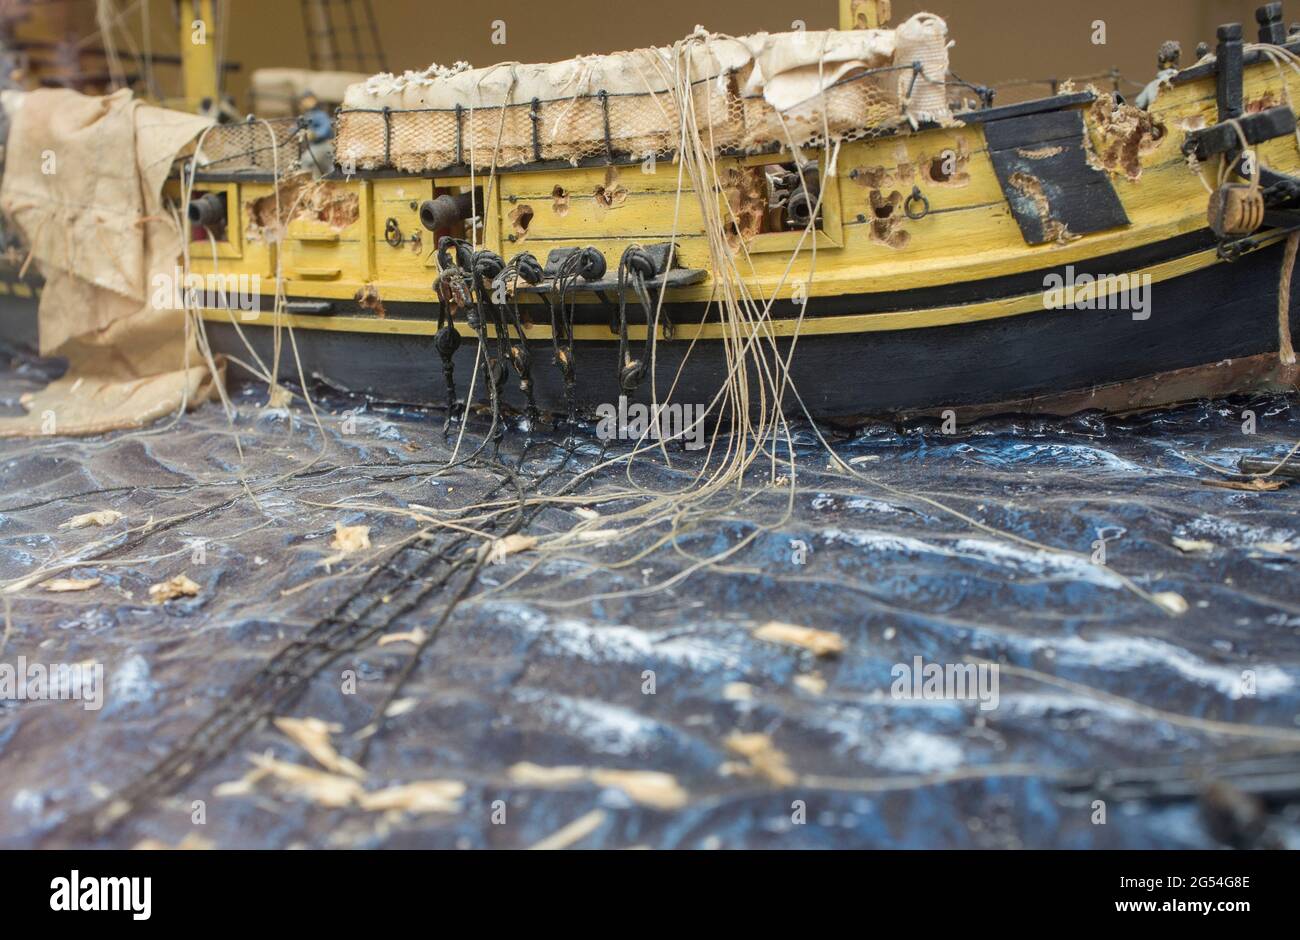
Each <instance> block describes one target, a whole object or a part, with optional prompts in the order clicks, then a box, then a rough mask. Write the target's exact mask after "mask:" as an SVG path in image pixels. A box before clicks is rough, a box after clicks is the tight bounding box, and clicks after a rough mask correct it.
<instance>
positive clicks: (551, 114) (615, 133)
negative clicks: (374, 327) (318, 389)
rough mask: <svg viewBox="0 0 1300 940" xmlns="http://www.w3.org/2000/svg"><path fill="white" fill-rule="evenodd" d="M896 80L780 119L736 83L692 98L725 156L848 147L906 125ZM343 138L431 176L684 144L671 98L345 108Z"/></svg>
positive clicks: (870, 84) (848, 88) (369, 156)
mask: <svg viewBox="0 0 1300 940" xmlns="http://www.w3.org/2000/svg"><path fill="white" fill-rule="evenodd" d="M906 71H907V72H908V73H909V74H910V73H911V71H912V70H911V68H910V67H908V68H907V69H906ZM898 73H899V69H898V68H897V67H890V68H883V69H872V70H868V71H865V72H863V73H861V74H859V75H857V76H854V77H852V78H850V79H848V80H845V81H842V82H840V83H838V84H836V85H834V86H832V87H830V88H828V89H826V91H825V92H823V93H820V94H818V95H817V96H816V97H815V98H813V99H810V101H808V102H807V103H805V104H803V105H798V106H795V107H794V108H789V109H786V110H785V111H782V112H778V111H777V109H776V108H774V107H773V106H772V105H771V104H769V103H768V102H767V101H766V100H765V99H764V98H763V97H762V96H745V97H742V96H741V95H740V94H739V93H738V91H737V89H738V88H739V87H740V86H739V84H738V82H737V81H735V80H734V77H733V80H732V81H729V82H727V83H726V84H725V86H722V87H720V83H719V82H717V81H715V80H708V81H702V82H697V83H696V84H695V85H694V86H693V87H692V91H691V97H692V103H693V107H694V111H695V121H696V123H697V125H698V127H699V130H700V135H701V137H702V138H703V139H704V141H705V142H706V143H707V144H708V145H710V146H711V147H712V148H713V149H714V150H715V151H717V152H721V153H729V152H741V153H751V152H757V151H760V150H763V149H766V148H768V147H771V146H784V145H786V144H788V143H789V142H791V141H793V142H794V143H795V144H796V145H799V146H803V145H805V144H809V143H815V142H818V141H820V140H821V139H822V138H823V137H824V136H825V133H826V132H827V131H829V133H830V136H831V137H832V138H850V139H851V138H856V137H862V136H867V135H869V134H871V133H873V132H880V133H883V132H885V131H887V130H890V129H893V128H894V127H897V126H898V124H899V123H900V122H901V121H902V119H903V113H904V110H905V109H904V108H903V107H901V106H900V98H899V83H898V81H897V75H898ZM783 122H784V126H783ZM336 133H337V141H338V147H337V153H338V159H339V161H340V163H341V164H342V165H343V166H345V167H349V166H355V167H356V168H357V169H362V170H374V169H398V170H403V171H406V172H424V171H430V170H437V169H442V168H444V167H450V166H459V165H463V164H467V163H470V162H476V163H484V164H489V163H495V164H496V165H497V166H517V165H520V164H524V163H534V162H540V161H547V160H561V161H567V162H570V163H578V162H581V161H583V160H587V159H592V158H599V157H605V158H609V157H613V156H614V155H618V156H620V157H630V158H632V159H645V158H647V157H651V156H654V157H656V158H657V157H665V156H667V155H669V154H671V153H673V152H674V151H675V150H676V149H677V146H678V144H679V142H680V139H681V119H680V115H679V112H678V108H677V106H676V105H675V103H674V102H673V99H672V96H671V95H670V94H669V93H668V92H667V91H664V92H660V93H654V92H646V93H644V94H603V93H601V94H596V95H584V96H578V97H573V98H566V99H555V100H550V101H533V102H524V103H521V104H511V105H506V106H505V107H495V108H477V109H470V108H453V109H440V110H396V109H389V110H374V109H369V110H367V109H344V110H341V111H340V112H339V114H338V117H337V128H336Z"/></svg>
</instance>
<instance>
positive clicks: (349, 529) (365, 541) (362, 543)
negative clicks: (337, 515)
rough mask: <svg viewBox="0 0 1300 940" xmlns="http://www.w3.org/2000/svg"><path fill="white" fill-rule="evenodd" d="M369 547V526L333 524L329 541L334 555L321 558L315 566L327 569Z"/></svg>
mask: <svg viewBox="0 0 1300 940" xmlns="http://www.w3.org/2000/svg"><path fill="white" fill-rule="evenodd" d="M369 547H370V526H368V525H344V524H343V523H341V522H336V523H334V538H333V539H331V540H330V548H332V549H333V550H334V554H333V555H330V556H329V557H328V558H322V559H321V560H320V561H319V562H317V564H318V565H320V567H322V568H329V567H330V566H332V565H334V564H337V563H338V562H340V561H342V560H343V559H344V558H346V557H347V556H348V555H351V554H353V553H354V552H360V551H365V550H366V549H368V548H369Z"/></svg>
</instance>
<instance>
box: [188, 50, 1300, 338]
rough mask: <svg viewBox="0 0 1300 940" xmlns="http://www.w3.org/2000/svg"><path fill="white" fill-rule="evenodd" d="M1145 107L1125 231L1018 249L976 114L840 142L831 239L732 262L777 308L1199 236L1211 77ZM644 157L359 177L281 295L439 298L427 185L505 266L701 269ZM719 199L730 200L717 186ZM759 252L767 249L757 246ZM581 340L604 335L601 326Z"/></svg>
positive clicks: (791, 241)
mask: <svg viewBox="0 0 1300 940" xmlns="http://www.w3.org/2000/svg"><path fill="white" fill-rule="evenodd" d="M1284 91H1285V93H1284ZM1287 95H1289V96H1290V100H1293V101H1300V77H1297V76H1295V75H1294V74H1293V73H1291V72H1289V71H1288V72H1286V73H1285V74H1280V73H1279V72H1278V71H1277V70H1276V69H1274V68H1273V67H1272V66H1271V65H1268V64H1264V65H1257V66H1254V67H1252V68H1250V69H1248V71H1247V78H1246V99H1247V101H1248V102H1251V103H1254V104H1256V105H1258V106H1261V107H1262V106H1266V105H1267V104H1268V103H1269V101H1270V100H1275V101H1277V102H1279V103H1280V102H1282V101H1284V100H1286V98H1287ZM1084 113H1085V119H1086V120H1087V122H1088V126H1089V132H1090V137H1091V140H1092V142H1093V146H1094V148H1095V147H1096V146H1099V145H1101V144H1103V143H1104V140H1103V139H1102V136H1101V134H1100V132H1099V131H1098V129H1097V127H1096V122H1095V115H1094V114H1093V113H1092V109H1090V108H1088V109H1084ZM1152 113H1153V114H1154V115H1155V116H1156V118H1157V119H1158V120H1159V121H1160V122H1162V123H1163V124H1164V126H1165V135H1164V138H1163V140H1162V141H1161V143H1160V144H1159V146H1157V147H1155V148H1154V149H1152V151H1151V152H1150V153H1147V154H1145V155H1143V156H1142V158H1141V167H1142V173H1141V177H1140V179H1138V180H1136V181H1133V180H1129V179H1128V178H1126V177H1125V176H1124V175H1123V174H1119V175H1113V176H1112V183H1113V185H1114V187H1115V190H1116V192H1117V193H1118V194H1119V197H1120V199H1121V200H1122V202H1123V204H1124V206H1125V209H1126V211H1127V213H1128V215H1129V218H1130V221H1131V224H1130V225H1128V226H1123V227H1119V228H1116V229H1113V230H1110V231H1107V232H1101V233H1096V234H1093V235H1089V236H1087V237H1084V238H1079V239H1075V240H1071V241H1066V242H1063V243H1059V244H1057V243H1052V244H1047V245H1037V246H1029V245H1026V244H1025V242H1024V239H1023V237H1022V235H1021V232H1020V228H1019V226H1018V225H1017V224H1016V221H1015V219H1014V217H1013V216H1012V213H1011V211H1010V209H1009V207H1008V205H1007V203H1006V200H1005V197H1004V196H1003V193H1002V190H1001V186H1000V184H999V183H998V180H997V177H996V174H995V173H994V170H993V165H992V162H991V160H990V159H989V155H988V152H987V145H986V143H985V141H984V132H983V128H982V127H981V126H980V125H978V124H976V125H970V126H959V127H952V128H941V129H935V130H929V131H925V132H922V133H918V134H915V135H909V136H902V137H897V138H885V139H876V140H862V141H856V142H852V143H848V144H844V145H843V146H842V147H841V150H840V157H839V161H838V165H837V170H838V172H837V174H836V175H835V176H831V175H829V174H827V173H824V174H823V181H824V184H825V185H826V187H827V196H826V197H825V198H824V201H823V202H824V205H823V209H824V213H825V220H826V226H827V232H826V233H825V234H823V235H822V236H820V237H819V238H818V239H816V240H814V239H803V247H802V248H801V250H800V252H799V255H798V256H797V257H796V258H794V260H793V262H792V261H791V258H790V253H791V251H792V250H793V249H794V246H795V245H796V244H798V243H799V242H800V234H801V233H774V234H770V235H763V236H759V239H756V240H754V241H755V242H758V241H759V240H760V239H767V241H766V242H761V243H759V244H754V243H753V242H751V245H750V253H749V257H748V259H745V258H741V259H740V260H739V261H738V266H739V267H740V269H741V270H742V271H744V272H745V275H746V285H747V288H748V289H749V291H750V293H751V294H752V295H753V296H755V297H757V298H760V299H766V298H770V297H773V296H777V297H780V298H782V299H783V302H784V299H786V298H789V297H790V296H791V295H792V293H794V292H795V291H796V290H797V289H803V286H804V285H807V290H808V293H809V295H810V296H813V297H826V296H842V295H847V294H875V293H882V292H894V291H905V290H912V289H919V288H927V287H934V286H937V285H944V284H952V283H962V282H978V281H981V280H985V279H989V278H996V277H1001V276H1005V275H1011V274H1017V273H1023V272H1026V271H1036V270H1042V269H1044V268H1050V267H1057V266H1061V265H1065V264H1074V263H1079V262H1081V261H1083V260H1085V259H1088V258H1095V257H1099V256H1103V255H1109V254H1113V253H1116V252H1121V251H1126V250H1129V249H1133V248H1137V247H1141V246H1143V245H1148V244H1151V243H1153V242H1156V241H1161V240H1164V239H1168V238H1172V237H1175V236H1178V235H1183V234H1186V233H1189V232H1194V231H1197V230H1200V229H1203V228H1204V227H1205V225H1206V208H1207V202H1208V194H1207V192H1206V190H1205V188H1204V186H1203V184H1202V182H1201V181H1200V180H1199V179H1198V178H1197V175H1196V174H1195V173H1193V172H1192V171H1191V170H1190V169H1189V168H1188V166H1187V165H1186V162H1185V161H1184V159H1183V157H1182V155H1181V152H1180V146H1181V143H1182V141H1183V139H1184V137H1185V134H1186V132H1187V131H1188V130H1191V129H1194V128H1196V127H1198V126H1204V125H1207V124H1209V123H1213V121H1214V120H1215V119H1216V112H1215V101H1214V82H1213V80H1212V79H1206V80H1203V81H1200V82H1197V83H1195V84H1191V85H1181V86H1177V87H1175V88H1172V89H1167V90H1166V91H1165V92H1163V93H1162V94H1161V96H1160V98H1159V100H1158V101H1157V104H1156V107H1155V108H1154V109H1153V112H1152ZM1257 149H1258V152H1259V156H1260V159H1261V160H1262V161H1263V162H1264V164H1265V165H1268V166H1272V167H1275V168H1277V169H1279V170H1283V171H1287V172H1300V147H1298V146H1297V144H1296V141H1295V140H1294V139H1292V138H1286V139H1282V140H1276V141H1271V142H1268V143H1266V144H1264V145H1262V146H1260V147H1259V148H1257ZM946 151H954V152H956V153H957V154H958V156H959V158H960V159H959V161H958V162H959V164H964V166H961V167H960V170H961V171H963V172H964V175H959V178H958V179H954V180H949V181H943V180H938V179H935V178H934V177H933V174H932V169H931V167H932V164H933V162H934V161H935V160H936V159H937V158H939V157H941V156H942V155H943V154H944V153H945V152H946ZM773 159H781V157H780V155H778V156H776V157H773V156H758V157H748V158H743V162H747V163H756V162H757V163H762V162H768V161H771V160H773ZM736 162H741V161H740V160H739V158H732V159H731V160H728V159H720V160H719V161H718V165H719V169H720V171H722V172H724V173H725V169H726V168H727V167H728V166H731V165H735V163H736ZM651 168H652V169H653V170H654V172H652V173H645V172H642V171H641V167H638V166H630V167H621V168H619V169H617V170H616V171H614V172H613V173H612V174H611V173H610V171H608V170H607V169H606V168H603V167H584V168H560V169H545V170H535V171H526V172H511V173H505V174H499V175H496V176H492V175H491V174H475V176H474V178H473V179H471V178H470V177H469V176H457V177H445V178H444V177H434V178H427V177H426V178H413V177H408V178H402V179H391V180H378V179H377V180H372V181H367V180H360V181H354V182H353V183H351V184H350V185H353V186H356V187H357V188H358V191H359V194H360V206H361V218H360V219H359V220H358V222H357V224H356V225H354V226H350V227H349V228H347V229H345V230H344V231H342V232H337V233H333V236H334V237H335V238H336V239H337V241H330V242H327V241H323V240H321V239H320V238H319V237H316V238H313V236H315V235H317V234H320V233H317V232H315V231H314V229H313V227H312V226H310V225H308V226H300V225H296V224H295V225H291V226H290V231H289V233H288V236H289V237H288V238H287V239H286V242H285V245H284V247H283V253H284V259H285V265H284V268H285V274H286V277H287V278H288V283H287V285H286V290H287V292H288V293H289V294H290V295H305V296H311V297H321V298H327V299H332V300H335V301H339V302H340V307H339V309H340V311H341V312H343V313H346V312H347V311H348V310H349V309H350V308H349V307H348V304H349V303H350V302H351V299H352V298H353V297H354V296H355V295H356V293H357V291H358V290H360V289H361V288H362V287H364V286H365V285H367V284H373V285H374V286H375V288H376V289H377V290H378V292H379V294H380V296H381V298H382V299H383V300H384V301H391V302H400V301H415V302H430V301H432V300H433V299H434V295H433V288H432V282H433V279H434V278H435V277H436V274H437V269H436V262H435V261H434V247H435V246H434V245H433V244H432V237H431V236H430V235H429V234H428V233H426V232H423V230H422V229H420V228H419V223H418V215H417V213H416V210H415V209H412V207H411V204H412V203H413V202H414V203H415V204H416V206H417V208H418V203H419V201H421V200H423V199H425V198H429V196H431V195H432V193H433V192H434V187H439V188H442V187H449V188H451V189H453V190H460V191H466V190H468V189H469V187H471V186H474V187H477V188H478V190H479V191H480V192H481V193H482V194H483V195H484V198H485V201H486V203H487V205H486V206H484V207H483V208H482V210H481V211H482V214H483V216H484V219H485V228H484V231H483V233H482V238H481V240H480V244H481V245H483V246H485V247H488V248H491V249H492V250H494V251H498V252H500V253H501V254H502V255H503V257H505V258H506V259H507V260H509V258H511V257H512V256H513V255H514V254H516V253H518V252H519V251H524V250H527V251H531V252H533V253H534V254H536V255H537V256H538V257H539V258H540V259H541V260H542V261H545V260H546V258H547V255H548V254H549V252H550V251H551V250H552V249H555V248H574V247H585V246H587V245H594V246H596V247H597V248H598V249H599V250H601V251H602V252H603V253H604V254H605V256H606V259H607V263H608V265H609V269H610V270H611V271H613V270H615V269H616V267H617V264H618V259H619V257H620V256H621V254H622V252H623V250H624V249H625V248H626V247H627V246H628V245H631V244H645V243H647V242H652V241H666V240H668V239H669V238H670V237H675V238H676V241H677V245H678V257H679V259H680V263H681V264H682V265H683V266H685V267H688V268H703V269H709V268H711V259H710V256H709V251H708V245H707V242H706V240H705V239H704V238H703V237H702V235H703V232H702V219H701V212H700V207H699V205H698V197H697V195H696V194H695V193H694V192H691V191H690V189H689V180H685V181H684V182H685V185H686V187H687V188H686V191H684V192H683V193H682V195H681V199H680V204H679V201H678V197H677V188H678V183H679V169H680V168H679V166H678V165H677V164H675V163H672V162H668V161H659V162H658V163H657V164H654V165H653V166H652V167H651ZM855 170H856V171H859V173H858V175H857V176H854V175H853V172H854V171H855ZM1217 173H1218V164H1217V162H1215V163H1212V164H1210V165H1207V167H1206V168H1205V176H1206V178H1207V179H1210V180H1211V181H1216V180H1217ZM608 185H618V186H621V187H625V188H626V190H627V194H626V197H625V199H624V201H623V204H622V205H621V206H620V207H618V208H607V207H603V206H598V205H597V204H596V200H595V198H594V193H595V191H596V189H597V188H598V187H604V186H608ZM556 186H560V187H562V188H563V189H564V190H565V192H566V193H567V194H568V198H569V211H568V213H567V214H565V215H562V216H561V215H559V214H557V213H556V212H555V211H554V208H553V205H554V198H553V193H554V189H555V187H556ZM913 186H917V187H919V188H920V189H921V191H922V193H923V194H924V195H925V197H926V198H927V199H928V200H929V202H930V206H931V212H930V214H929V215H928V216H926V217H925V218H924V219H921V220H919V221H913V220H908V219H900V220H897V222H896V224H895V228H894V230H895V231H896V232H901V233H905V234H906V236H907V239H906V243H905V244H899V245H893V244H886V243H885V242H883V241H882V240H881V238H880V237H879V235H878V233H877V232H876V231H875V226H873V225H872V222H873V221H874V219H875V215H874V211H873V209H872V207H871V194H872V192H873V191H877V192H879V193H880V194H881V195H882V196H884V197H888V195H889V194H890V193H891V192H898V193H899V194H900V197H903V198H905V197H906V196H907V195H908V194H910V193H911V190H912V187H913ZM270 192H271V189H270V186H269V185H268V184H245V185H242V186H240V187H238V198H235V199H232V200H231V201H232V204H235V205H239V206H240V207H241V209H242V208H244V207H245V205H246V204H247V203H248V202H249V201H250V200H251V199H255V198H258V197H259V196H264V195H266V194H268V193H270ZM718 198H719V199H721V198H722V196H721V193H719V194H718ZM522 204H527V205H529V206H531V207H532V209H533V218H532V221H531V223H530V225H529V228H528V232H527V235H526V237H525V238H524V239H522V240H517V241H515V242H511V241H509V239H508V236H509V235H510V234H512V226H511V223H510V219H509V216H510V213H511V211H512V210H513V209H515V208H517V207H518V206H519V205H522ZM674 216H676V219H677V223H676V231H675V232H674ZM390 217H391V218H396V219H397V220H398V224H399V227H400V229H401V231H402V233H403V234H404V235H405V236H407V237H409V236H410V235H411V234H413V233H415V232H417V231H418V232H419V233H420V234H421V236H422V242H421V245H420V249H419V251H415V250H413V249H412V248H411V247H410V245H409V244H404V245H403V246H402V247H401V248H399V249H393V248H391V247H390V246H388V245H387V244H385V242H384V240H383V238H384V227H385V222H386V220H387V219H388V218H390ZM503 236H505V237H503ZM768 246H771V250H764V249H766V248H767V247H768ZM814 247H815V248H816V251H815V252H814V251H813V249H814ZM243 252H244V257H243V258H242V259H241V258H230V259H219V262H220V264H219V267H218V269H219V270H221V271H222V272H223V273H241V272H242V273H260V274H262V275H263V276H264V277H265V276H266V275H267V274H269V273H271V272H273V271H274V258H275V251H274V248H273V246H270V245H267V244H265V243H260V242H258V241H256V240H254V239H249V238H244V239H243ZM814 255H815V257H814ZM1187 260H1188V259H1182V260H1181V261H1180V262H1177V263H1174V266H1173V267H1170V268H1162V269H1161V270H1162V271H1164V270H1170V271H1172V270H1179V268H1178V267H1177V265H1178V264H1181V263H1186V262H1187ZM1202 261H1204V258H1202V257H1201V256H1197V260H1196V262H1195V263H1198V264H1199V263H1201V262H1202ZM205 264H206V265H207V267H206V268H205V267H204V265H205ZM194 267H195V269H196V270H197V271H199V272H200V273H205V272H207V271H208V270H211V269H212V265H211V262H210V261H209V260H207V259H202V258H196V259H195V263H194ZM1114 273H1116V274H1120V273H1124V272H1114ZM322 277H325V279H323V280H322V279H321V278H322ZM783 279H784V281H783ZM797 285H798V287H797ZM713 292H714V286H713V285H712V284H711V283H709V282H706V283H704V284H702V285H699V286H695V287H690V288H682V289H678V290H674V291H673V292H671V293H670V294H669V297H668V299H669V300H670V301H680V302H700V301H706V300H709V299H710V298H711V297H712V295H713ZM268 293H269V290H268ZM594 301H595V298H593V297H591V296H590V295H586V296H581V297H580V298H579V302H582V303H591V302H594ZM528 302H530V303H532V302H535V301H533V300H531V299H530V300H529V301H528ZM1016 303H1020V304H1021V305H1022V306H1023V305H1024V304H1030V305H1031V306H1032V303H1031V299H1020V300H1019V301H1017V302H1010V303H1009V302H998V303H994V304H984V305H967V306H963V307H961V308H952V309H951V310H948V311H946V312H944V311H939V312H935V311H923V312H920V313H917V312H907V313H906V314H904V313H898V314H894V313H888V314H879V315H871V316H869V317H863V318H860V319H854V318H833V319H832V320H827V321H823V320H820V319H819V320H818V321H817V322H816V323H815V324H814V323H811V322H810V323H808V324H805V330H806V331H808V332H811V331H814V330H821V329H826V330H829V331H831V332H843V331H852V330H859V329H860V330H876V329H909V328H916V327H924V326H929V325H938V324H940V323H947V322H965V319H964V318H968V317H972V316H974V317H977V318H978V317H980V316H1009V315H1018V313H1023V312H1027V311H1028V308H1026V309H1025V310H1019V309H1018V308H1016V307H1015V304H1016ZM954 318H955V319H954ZM301 322H302V323H303V324H304V325H310V327H311V328H322V329H338V328H342V327H340V325H339V324H341V323H345V322H348V321H347V318H346V317H342V316H338V317H319V318H308V319H306V320H302V321H301ZM394 324H396V325H394ZM418 324H419V321H401V320H396V319H393V318H392V317H390V318H389V319H388V320H386V321H381V320H376V319H373V318H369V317H357V318H355V324H352V325H351V326H349V327H348V328H351V329H357V330H374V331H378V332H393V331H396V332H402V331H404V330H407V329H415V330H420V329H424V327H422V326H419V325H418ZM785 328H786V327H785V326H780V327H777V329H785ZM599 330H604V328H603V327H601V328H598V331H599ZM581 335H583V334H580V336H581ZM583 338H593V339H607V338H608V330H604V334H599V332H598V333H597V334H595V335H592V336H590V337H586V336H583Z"/></svg>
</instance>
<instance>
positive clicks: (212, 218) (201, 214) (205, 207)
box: [189, 193, 226, 228]
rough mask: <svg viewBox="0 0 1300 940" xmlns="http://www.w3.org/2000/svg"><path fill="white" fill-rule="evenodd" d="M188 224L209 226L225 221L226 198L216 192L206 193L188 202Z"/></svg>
mask: <svg viewBox="0 0 1300 940" xmlns="http://www.w3.org/2000/svg"><path fill="white" fill-rule="evenodd" d="M189 216H190V224H191V225H202V226H206V227H208V228H211V227H213V226H215V225H221V224H223V223H224V222H225V221H226V200H225V199H223V198H222V197H221V196H220V194H218V193H208V194H207V195H206V196H200V197H199V198H198V199H195V200H192V201H191V202H190V208H189Z"/></svg>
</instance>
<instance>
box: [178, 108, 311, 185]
mask: <svg viewBox="0 0 1300 940" xmlns="http://www.w3.org/2000/svg"><path fill="white" fill-rule="evenodd" d="M300 140H301V138H300V136H299V124H298V120H297V118H279V119H276V120H271V121H248V122H245V123H242V124H220V125H217V126H216V127H213V128H212V129H211V130H209V131H208V134H207V137H206V138H204V141H203V154H202V157H201V158H200V161H199V162H200V165H201V166H202V168H203V169H204V170H208V171H216V172H221V173H250V172H268V173H269V172H272V171H274V170H275V168H276V166H275V164H276V159H277V152H278V158H279V163H280V168H281V169H284V168H286V167H288V166H291V165H293V164H296V163H297V162H298V159H299V157H300V156H301V153H300Z"/></svg>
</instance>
